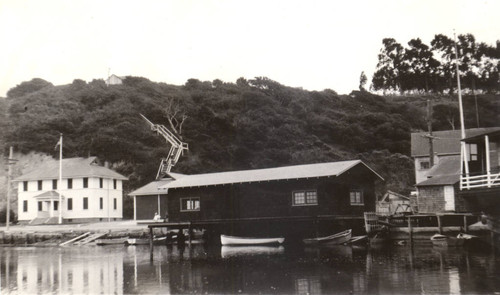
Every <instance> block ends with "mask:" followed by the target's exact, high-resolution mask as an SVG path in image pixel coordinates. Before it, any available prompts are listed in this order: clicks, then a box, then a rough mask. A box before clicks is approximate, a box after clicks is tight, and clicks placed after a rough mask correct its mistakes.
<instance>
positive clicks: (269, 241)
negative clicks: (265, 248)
mask: <svg viewBox="0 0 500 295" xmlns="http://www.w3.org/2000/svg"><path fill="white" fill-rule="evenodd" d="M284 241H285V238H282V237H279V238H247V237H236V236H226V235H221V236H220V242H221V244H222V245H223V246H226V245H273V244H274V245H278V244H283V242H284Z"/></svg>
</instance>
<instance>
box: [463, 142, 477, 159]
mask: <svg viewBox="0 0 500 295" xmlns="http://www.w3.org/2000/svg"><path fill="white" fill-rule="evenodd" d="M466 149H467V161H469V162H471V161H477V159H478V158H477V144H475V143H468V144H467V145H466Z"/></svg>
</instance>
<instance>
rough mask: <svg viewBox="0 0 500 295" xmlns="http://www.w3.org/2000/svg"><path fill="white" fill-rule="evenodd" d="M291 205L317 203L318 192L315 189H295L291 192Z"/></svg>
mask: <svg viewBox="0 0 500 295" xmlns="http://www.w3.org/2000/svg"><path fill="white" fill-rule="evenodd" d="M292 196H293V199H292V204H293V206H307V205H317V204H318V194H317V192H316V191H315V190H310V191H295V192H293V194H292Z"/></svg>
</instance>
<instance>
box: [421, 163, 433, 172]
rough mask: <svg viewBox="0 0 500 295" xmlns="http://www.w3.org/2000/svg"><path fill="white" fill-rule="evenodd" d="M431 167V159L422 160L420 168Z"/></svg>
mask: <svg viewBox="0 0 500 295" xmlns="http://www.w3.org/2000/svg"><path fill="white" fill-rule="evenodd" d="M429 168H431V163H430V162H429V161H421V162H420V170H427V169H429Z"/></svg>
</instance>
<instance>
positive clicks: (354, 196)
mask: <svg viewBox="0 0 500 295" xmlns="http://www.w3.org/2000/svg"><path fill="white" fill-rule="evenodd" d="M349 195H350V198H351V205H353V206H357V205H364V204H365V200H364V198H363V191H362V190H351V192H350V194H349Z"/></svg>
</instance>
